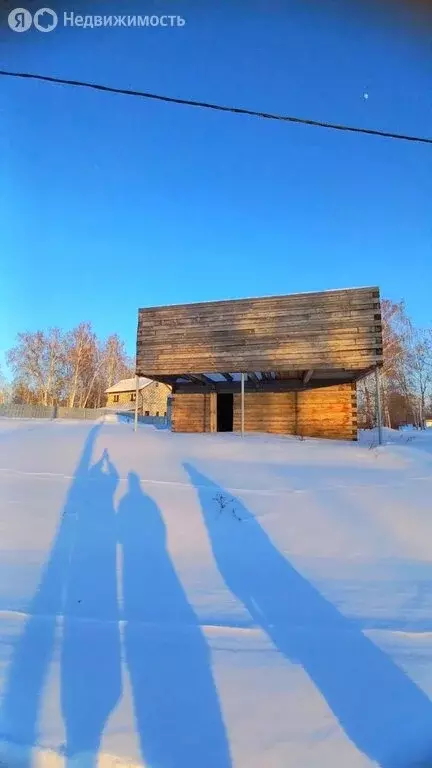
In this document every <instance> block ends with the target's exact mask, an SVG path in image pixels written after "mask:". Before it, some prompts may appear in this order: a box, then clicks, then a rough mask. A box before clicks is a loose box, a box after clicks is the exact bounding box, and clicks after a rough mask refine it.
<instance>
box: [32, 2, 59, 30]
mask: <svg viewBox="0 0 432 768" xmlns="http://www.w3.org/2000/svg"><path fill="white" fill-rule="evenodd" d="M33 24H34V25H35V27H36V29H38V30H39V32H52V30H53V29H55V28H56V26H57V24H58V16H57V14H56V12H55V11H53V10H52V9H51V8H39V10H38V11H36V13H35V15H34V16H33Z"/></svg>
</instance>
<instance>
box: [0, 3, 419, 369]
mask: <svg viewBox="0 0 432 768" xmlns="http://www.w3.org/2000/svg"><path fill="white" fill-rule="evenodd" d="M209 6H210V3H209V2H206V1H205V0H202V2H201V3H197V2H195V3H194V2H192V0H191V2H190V3H188V4H187V5H186V4H185V3H180V4H176V5H175V8H174V7H173V5H171V6H170V7H168V4H167V3H166V2H165V1H164V0H158V1H157V2H155V3H154V4H153V5H150V4H149V3H148V4H143V3H138V2H135V3H134V4H133V5H132V4H130V5H129V6H128V5H127V3H125V2H124V0H122V2H120V0H119V2H118V3H117V6H116V7H115V6H114V5H112V6H111V7H110V8H108V5H107V4H106V3H105V4H103V3H102V2H98V3H96V4H95V5H94V9H95V11H96V12H97V10H99V11H100V12H105V13H108V12H110V11H114V10H116V11H117V12H118V13H126V12H128V11H129V12H133V13H137V12H141V13H148V12H156V13H163V12H168V13H177V12H178V13H181V14H183V16H184V17H185V18H186V19H187V24H186V25H185V26H184V27H183V28H182V29H177V28H173V29H134V28H130V29H119V28H116V29H114V28H112V29H109V28H107V29H103V30H100V29H99V30H90V29H86V30H84V29H75V30H73V31H71V30H65V29H60V28H58V29H57V30H56V31H55V32H53V33H49V34H42V33H38V32H37V31H32V32H29V33H25V34H21V35H18V34H14V33H12V32H9V31H7V32H4V33H3V43H4V44H3V47H2V51H1V54H0V59H1V66H2V67H3V68H9V69H18V70H27V71H37V72H39V73H42V74H48V75H57V76H60V77H66V78H68V77H69V78H75V79H88V80H93V81H99V82H103V83H107V84H111V85H114V86H118V87H122V86H123V87H126V88H136V89H143V90H150V91H159V92H162V93H166V94H170V95H173V96H181V97H186V98H193V99H202V100H209V101H215V102H221V103H225V104H235V105H242V106H247V107H251V108H254V109H258V110H260V109H261V110H268V111H274V112H281V113H288V114H297V115H301V116H305V117H312V118H317V119H322V120H330V121H335V122H343V123H348V124H357V125H360V126H367V127H373V128H378V129H383V130H392V131H397V132H407V133H417V134H421V135H431V133H432V108H431V98H430V93H431V91H430V83H431V75H432V67H431V58H430V43H429V41H428V40H427V38H426V36H425V37H424V38H422V37H421V36H417V37H416V36H415V35H414V34H411V33H408V32H407V31H406V30H405V31H404V29H403V27H402V25H401V26H398V25H397V24H394V25H392V26H390V25H388V26H387V27H386V26H384V25H383V24H380V23H378V22H377V18H376V17H375V16H368V14H367V13H365V12H363V13H362V14H360V13H354V11H353V9H352V8H351V7H348V6H349V4H347V3H346V2H345V0H340V1H339V0H328V1H327V2H326V0H322V2H321V4H320V7H319V8H318V7H316V6H315V5H313V4H309V3H308V2H306V1H305V0H291V2H289V3H284V2H282V0H280V1H279V2H271V1H270V2H268V1H267V2H265V1H264V0H262V1H261V0H260V1H259V2H250V3H248V4H246V3H239V2H236V0H231V2H228V0H217V2H214V3H213V6H214V7H213V8H211V9H210V7H209ZM68 7H69V8H72V9H73V8H74V6H73V5H72V4H70V5H69V6H68ZM81 8H82V6H81ZM79 10H80V9H79V8H78V7H77V6H75V11H76V12H79ZM364 92H367V93H368V94H369V98H368V99H367V100H365V99H364V97H363V94H364ZM0 118H1V122H0V149H1V187H0V195H1V200H0V202H1V210H0V217H1V219H0V258H1V285H0V359H1V355H2V354H4V351H5V350H6V349H7V348H8V347H10V346H11V345H12V344H13V341H14V337H15V334H16V332H17V331H19V330H27V329H37V328H47V327H49V326H59V327H62V328H69V327H72V326H73V325H74V324H77V323H78V322H80V321H81V320H90V321H92V322H93V324H94V327H95V329H96V331H97V332H98V334H100V335H106V334H108V333H110V332H113V331H117V332H118V333H119V334H120V335H121V336H122V337H123V338H124V339H125V341H126V342H127V346H128V350H129V352H130V353H132V352H133V351H134V341H135V338H134V337H135V327H136V316H137V308H138V307H139V306H150V305H152V304H156V305H157V304H164V303H177V302H187V301H198V300H210V299H223V298H232V297H242V296H251V295H261V294H274V293H289V292H297V291H309V290H321V289H329V288H340V287H346V286H361V285H370V284H378V285H380V287H381V290H382V295H384V296H388V297H390V298H393V299H400V298H402V297H403V298H405V299H406V301H407V305H408V310H409V312H410V313H411V314H412V315H413V316H414V318H415V320H416V321H417V322H418V323H419V324H422V325H428V324H429V325H430V324H432V301H431V286H432V202H431V201H432V151H431V148H430V147H428V146H426V145H415V144H405V143H402V142H395V141H390V140H385V139H378V138H372V137H366V136H357V135H351V134H340V133H337V132H331V131H326V130H321V129H316V128H308V127H302V126H294V125H288V124H284V123H271V122H267V121H263V120H258V119H253V118H246V117H240V116H234V115H223V114H217V113H211V112H204V111H200V110H195V109H191V108H187V107H177V106H170V105H165V104H157V103H153V102H147V101H144V100H141V99H133V98H129V97H122V96H114V95H109V94H102V93H95V92H92V91H83V90H78V89H73V88H67V87H63V86H52V85H47V84H43V83H36V82H23V81H14V80H10V79H6V78H0Z"/></svg>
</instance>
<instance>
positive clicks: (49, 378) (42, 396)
mask: <svg viewBox="0 0 432 768" xmlns="http://www.w3.org/2000/svg"><path fill="white" fill-rule="evenodd" d="M381 310H382V319H383V356H384V364H383V368H382V373H381V400H382V410H383V421H384V424H385V425H386V426H388V427H399V426H400V425H402V424H414V425H416V426H419V427H421V426H423V425H424V422H425V419H428V418H430V419H432V329H431V328H426V329H425V328H419V327H417V326H416V325H415V324H414V323H413V321H412V320H411V318H410V317H409V315H408V314H407V311H406V307H405V304H404V302H403V301H400V302H394V301H390V300H389V299H383V300H382V301H381ZM7 362H8V365H9V368H10V370H11V371H12V374H13V380H12V384H11V385H7V383H6V382H5V380H4V378H3V379H2V377H1V373H0V403H1V401H2V400H3V401H5V400H9V401H11V402H13V403H27V404H32V405H36V404H39V405H67V406H69V407H70V408H73V407H79V408H98V407H102V406H104V405H105V402H106V396H105V390H106V389H107V388H108V387H110V386H112V385H113V384H115V383H116V382H117V381H119V380H120V379H123V378H128V377H129V376H133V375H134V373H135V371H134V361H133V360H132V359H131V358H129V357H128V356H127V354H126V350H125V345H124V343H123V342H122V341H121V339H120V338H119V336H118V335H117V334H112V335H111V336H109V337H108V338H107V339H105V340H101V339H98V337H97V336H96V334H95V332H94V331H93V328H92V325H91V323H80V324H79V325H78V326H77V327H76V328H73V329H72V330H71V331H68V332H64V331H61V330H59V329H58V328H52V329H50V330H48V331H34V332H24V333H19V334H18V336H17V341H16V344H15V346H14V347H12V349H10V350H9V352H8V353H7ZM375 399H376V398H375V380H374V376H373V375H371V376H369V377H367V378H366V379H364V380H363V381H361V382H359V384H358V412H359V426H360V427H366V428H370V427H372V426H373V425H374V424H375V423H376V403H375Z"/></svg>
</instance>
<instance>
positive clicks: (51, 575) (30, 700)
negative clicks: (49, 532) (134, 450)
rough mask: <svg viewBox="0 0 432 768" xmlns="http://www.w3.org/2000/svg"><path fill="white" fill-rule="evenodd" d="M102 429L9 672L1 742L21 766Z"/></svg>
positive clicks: (82, 463)
mask: <svg viewBox="0 0 432 768" xmlns="http://www.w3.org/2000/svg"><path fill="white" fill-rule="evenodd" d="M98 431H99V427H98V426H96V427H93V429H92V430H91V431H90V432H89V434H88V436H87V439H86V442H85V445H84V449H83V452H82V455H81V457H80V460H79V463H78V465H77V468H76V470H75V474H74V479H73V481H72V484H71V486H70V489H69V492H68V495H67V499H66V503H65V506H64V509H63V510H62V512H61V514H60V519H59V525H58V528H57V533H56V536H55V539H54V541H53V544H52V547H51V551H50V555H49V558H48V560H47V562H46V564H45V566H44V569H43V572H42V576H41V580H40V583H39V586H38V588H37V591H36V593H35V595H34V597H33V598H32V600H31V602H30V604H29V606H28V608H27V611H26V613H27V616H28V618H27V620H26V622H25V625H24V628H23V631H22V633H21V635H20V636H19V638H18V640H17V642H16V645H15V648H14V654H13V657H12V660H11V662H10V665H9V668H8V670H7V673H6V682H5V686H4V694H3V702H2V707H1V718H0V722H1V733H0V735H1V738H2V739H4V740H6V741H9V742H12V743H15V744H19V745H21V747H22V764H23V767H24V768H26V766H27V765H30V762H31V750H32V747H33V746H34V745H35V744H37V742H38V736H39V733H38V731H39V715H40V707H41V698H42V694H43V692H44V688H45V684H46V681H47V675H48V671H49V667H50V663H51V660H52V655H53V651H54V645H55V640H56V631H57V617H58V616H59V615H61V614H62V613H63V598H64V591H65V586H66V581H67V578H68V569H69V560H70V556H71V551H72V546H73V537H74V529H75V525H76V523H75V518H74V514H75V511H76V509H78V508H79V506H80V504H81V502H82V496H83V493H84V492H85V489H86V487H87V477H88V471H89V466H90V462H91V456H92V452H93V447H94V443H95V440H96V437H97V433H98Z"/></svg>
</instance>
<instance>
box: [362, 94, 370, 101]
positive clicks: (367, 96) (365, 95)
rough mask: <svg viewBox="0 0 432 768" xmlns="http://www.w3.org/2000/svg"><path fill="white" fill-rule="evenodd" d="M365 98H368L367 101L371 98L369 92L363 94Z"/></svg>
mask: <svg viewBox="0 0 432 768" xmlns="http://www.w3.org/2000/svg"><path fill="white" fill-rule="evenodd" d="M363 98H364V99H366V101H367V99H368V98H369V94H368V93H364V94H363Z"/></svg>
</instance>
